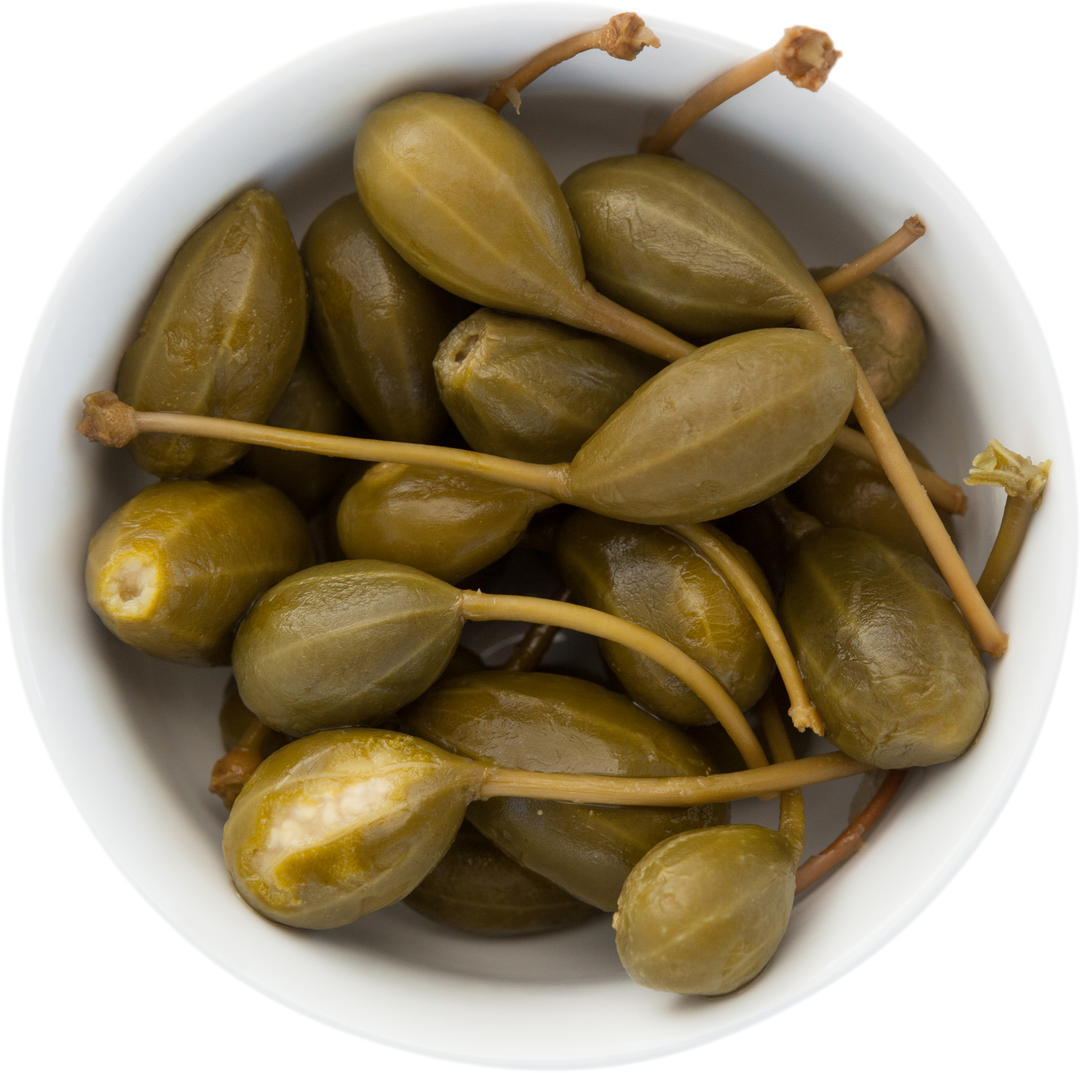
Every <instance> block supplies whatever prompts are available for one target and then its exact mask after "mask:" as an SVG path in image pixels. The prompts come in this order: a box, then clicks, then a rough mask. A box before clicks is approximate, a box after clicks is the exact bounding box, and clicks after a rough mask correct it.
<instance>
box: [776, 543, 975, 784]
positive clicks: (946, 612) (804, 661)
mask: <svg viewBox="0 0 1080 1073" xmlns="http://www.w3.org/2000/svg"><path fill="white" fill-rule="evenodd" d="M780 612H781V620H782V622H783V625H784V632H785V633H786V634H787V637H788V640H789V641H790V642H791V648H792V651H793V652H794V653H795V658H796V659H797V660H798V661H799V668H800V670H801V671H802V674H803V678H804V679H805V680H806V688H807V690H808V691H809V693H810V698H811V700H813V702H814V704H815V705H816V707H817V709H818V712H819V713H820V714H821V718H822V721H823V722H824V724H825V736H826V737H827V738H828V739H829V741H831V742H832V743H833V744H834V745H836V746H837V747H838V748H839V749H842V750H843V751H844V752H845V753H847V754H848V755H849V756H852V757H854V758H855V759H856V760H862V761H864V762H865V763H868V764H873V765H874V766H875V767H879V768H905V767H923V766H925V765H928V764H939V763H942V762H943V761H945V760H952V759H954V758H955V757H957V756H959V755H960V754H961V753H962V752H963V751H964V750H965V749H966V748H967V747H968V746H969V745H970V744H971V742H972V740H973V739H974V737H975V734H976V733H977V732H978V730H979V727H980V726H981V725H982V721H983V717H984V716H985V715H986V709H987V705H988V703H989V688H988V686H987V680H986V671H985V669H984V668H983V665H982V663H981V661H980V659H979V652H978V649H977V648H976V647H975V644H974V642H973V641H972V639H971V634H970V632H969V631H968V628H967V625H966V624H965V622H964V620H963V618H962V617H961V615H960V612H959V611H958V610H957V608H956V605H955V604H954V603H953V602H952V599H951V598H950V596H949V592H948V589H947V588H946V586H945V583H944V582H943V581H942V580H941V578H940V577H939V576H938V575H937V574H936V573H935V572H934V570H933V569H931V567H929V566H928V565H927V564H926V563H925V562H924V561H923V560H922V559H920V558H919V557H918V556H916V555H911V554H910V553H909V552H906V551H902V550H900V549H899V548H896V547H895V546H893V545H890V544H888V543H886V542H885V541H883V540H880V539H878V538H877V537H874V536H871V535H870V534H869V533H859V532H856V531H855V530H853V529H821V530H818V531H816V532H813V533H810V534H809V535H808V536H806V537H805V538H804V539H803V540H802V541H801V542H800V544H799V547H798V549H797V551H796V553H795V555H794V556H793V558H792V562H791V565H790V567H789V570H788V577H787V584H786V586H785V588H784V593H783V597H782V598H781V602H780Z"/></svg>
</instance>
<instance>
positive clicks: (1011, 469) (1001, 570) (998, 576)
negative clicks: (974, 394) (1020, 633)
mask: <svg viewBox="0 0 1080 1073" xmlns="http://www.w3.org/2000/svg"><path fill="white" fill-rule="evenodd" d="M1051 464H1052V463H1051V462H1050V460H1049V459H1047V461H1045V462H1040V463H1039V464H1038V465H1035V464H1034V463H1033V462H1032V461H1031V459H1030V458H1025V457H1023V456H1022V455H1018V454H1017V453H1016V452H1015V451H1010V450H1009V449H1008V448H1007V447H1005V446H1003V445H1002V444H1001V443H1000V442H999V441H997V440H991V441H990V444H989V446H988V447H987V448H986V450H985V451H982V452H981V453H980V454H978V455H976V456H975V458H974V459H973V461H972V463H971V470H970V476H968V477H965V478H964V483H965V484H970V485H979V484H989V485H996V486H997V487H999V488H1004V489H1005V491H1006V493H1007V494H1008V498H1007V499H1006V500H1005V511H1004V513H1003V514H1002V516H1001V526H1000V527H999V528H998V534H997V537H996V538H995V540H994V546H993V547H992V548H991V549H990V555H989V557H988V558H987V560H986V566H984V567H983V572H982V576H981V577H980V578H979V592H980V593H981V594H982V597H983V599H984V600H985V601H986V603H987V605H991V604H993V602H994V600H996V599H997V595H998V593H999V592H1000V591H1001V586H1002V585H1003V584H1004V583H1005V579H1006V578H1007V577H1008V576H1009V571H1010V570H1012V565H1013V563H1014V562H1016V557H1017V555H1019V554H1020V548H1021V546H1022V545H1023V543H1024V537H1025V536H1027V531H1028V526H1029V525H1030V524H1031V519H1032V517H1034V514H1035V511H1037V510H1038V509H1039V506H1040V504H1041V503H1042V497H1043V490H1044V489H1045V488H1046V481H1047V478H1048V477H1049V475H1050V466H1051Z"/></svg>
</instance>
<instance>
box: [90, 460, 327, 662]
mask: <svg viewBox="0 0 1080 1073" xmlns="http://www.w3.org/2000/svg"><path fill="white" fill-rule="evenodd" d="M314 558H315V552H314V548H313V547H312V544H311V537H310V535H309V533H308V530H307V526H306V525H305V524H304V519H303V517H302V516H301V514H300V512H299V511H298V510H297V509H296V507H295V506H293V504H292V503H291V502H290V501H289V500H288V499H287V498H286V496H285V495H283V494H282V493H281V492H279V491H278V490H277V489H276V488H271V487H270V486H269V485H266V484H263V483H262V482H261V481H256V480H252V479H251V478H250V477H222V478H220V479H218V480H215V481H164V482H162V483H160V484H152V485H150V486H149V487H148V488H144V489H143V490H142V491H141V492H139V493H138V495H136V496H134V497H133V498H132V499H130V500H128V502H127V503H125V504H124V505H123V506H122V507H121V508H120V509H119V510H117V511H116V512H114V513H113V514H112V515H111V516H110V517H109V519H108V520H107V521H106V522H105V524H104V525H103V526H102V527H101V528H100V529H99V530H98V531H97V533H95V534H94V537H93V539H92V540H91V541H90V549H89V551H88V553H87V557H86V594H87V598H88V599H89V601H90V606H91V607H92V608H93V609H94V611H95V612H96V613H97V615H98V617H99V618H100V619H101V621H102V622H104V623H105V625H106V626H107V627H108V628H109V629H110V630H111V631H112V632H113V633H115V634H116V636H117V637H119V638H120V640H121V641H125V642H126V643H127V644H129V645H132V646H134V647H135V648H138V649H140V650H141V651H143V652H148V653H150V655H152V656H160V657H161V658H162V659H168V660H173V661H175V662H177V663H194V664H202V665H206V664H221V663H228V662H229V648H230V646H231V644H232V635H233V627H234V626H235V625H236V622H237V620H238V619H239V618H240V616H241V615H243V614H244V612H245V611H246V610H247V609H248V607H249V606H250V604H251V601H252V600H254V599H255V597H257V596H258V595H259V594H260V593H261V592H263V591H264V590H265V589H267V588H269V587H270V586H271V585H273V584H274V583H275V582H277V581H280V580H281V579H282V578H283V577H287V576H288V575H289V574H292V573H295V572H296V571H297V570H300V569H303V568H304V567H306V566H308V565H310V564H311V563H312V562H313V561H314Z"/></svg>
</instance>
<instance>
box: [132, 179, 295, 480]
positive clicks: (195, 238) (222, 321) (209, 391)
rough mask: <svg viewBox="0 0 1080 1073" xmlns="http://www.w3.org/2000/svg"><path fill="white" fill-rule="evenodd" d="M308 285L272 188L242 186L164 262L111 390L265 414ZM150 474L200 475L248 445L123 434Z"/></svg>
mask: <svg viewBox="0 0 1080 1073" xmlns="http://www.w3.org/2000/svg"><path fill="white" fill-rule="evenodd" d="M306 327H307V290H306V288H305V285H304V269H303V265H302V264H301V263H300V254H299V253H298V252H297V249H296V243H295V242H294V241H293V237H292V232H291V231H290V230H289V221H288V220H287V219H286V218H285V212H284V210H283V209H282V207H281V205H280V204H279V202H278V200H277V198H275V197H274V195H273V194H271V193H269V192H268V191H266V190H248V191H247V192H246V193H243V194H241V195H240V196H239V197H238V198H236V200H234V201H232V202H230V203H229V204H228V205H226V206H225V208H223V209H222V210H221V211H220V212H218V213H217V215H215V216H212V217H211V218H210V219H209V220H207V221H206V223H204V224H203V225H202V226H201V227H200V228H199V229H198V230H197V231H196V232H195V233H194V234H193V235H192V236H191V237H190V238H189V239H188V240H187V241H186V242H185V243H184V244H183V246H181V247H180V250H179V252H178V253H177V254H176V257H175V258H174V260H173V263H172V264H171V265H170V266H169V270H168V272H166V273H165V279H164V280H163V281H162V284H161V287H160V288H159V290H158V292H157V295H156V296H155V298H154V301H153V302H152V303H151V305H150V310H149V312H148V313H147V314H146V319H145V320H144V321H143V325H142V328H141V330H140V331H139V338H138V339H136V340H135V342H134V343H132V344H131V346H130V347H128V349H127V350H126V351H125V353H124V356H123V358H122V359H121V361H120V371H119V373H118V374H117V378H116V393H117V395H119V396H120V398H121V399H122V400H123V401H124V402H126V403H127V404H128V405H129V406H134V407H135V409H136V410H177V411H180V412H181V413H186V414H198V415H200V416H204V417H228V418H234V419H235V420H237V421H256V422H262V421H265V420H266V418H267V417H268V416H269V414H270V411H271V410H272V409H273V408H274V404H275V403H276V402H277V400H278V398H279V397H280V396H281V393H282V392H283V391H284V390H285V385H286V384H288V382H289V377H290V376H292V373H293V369H294V368H295V367H296V362H297V359H298V358H299V357H300V348H301V346H302V345H303V342H304V331H305V329H306ZM129 449H130V451H131V453H132V457H133V458H134V459H135V461H136V462H137V463H138V464H139V465H140V466H142V468H143V469H145V470H148V471H149V472H150V473H153V474H154V475H155V476H157V477H210V476H213V475H214V474H215V473H220V472H221V471H222V470H224V469H226V468H227V467H228V466H231V465H232V464H233V463H234V462H236V461H237V460H238V459H239V458H240V457H241V456H242V455H243V454H244V453H245V452H246V451H247V449H248V448H247V446H246V445H245V444H239V443H227V442H225V441H224V440H207V439H201V438H198V437H192V436H174V435H169V434H166V433H158V432H155V433H144V434H143V435H141V436H139V437H138V438H137V439H135V440H132V441H131V444H130V448H129Z"/></svg>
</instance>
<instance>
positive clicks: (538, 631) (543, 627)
mask: <svg viewBox="0 0 1080 1073" xmlns="http://www.w3.org/2000/svg"><path fill="white" fill-rule="evenodd" d="M519 547H520V545H519ZM571 595H572V594H571V592H570V590H569V589H567V588H564V589H563V590H562V591H561V592H560V593H559V595H558V596H556V597H555V599H556V600H558V602H559V603H566V602H567V601H568V600H569V599H570V596H571ZM560 628H561V627H559V626H553V625H551V623H548V622H541V623H535V624H534V625H532V626H530V627H529V629H528V632H527V633H526V634H525V636H524V637H522V639H521V640H520V641H518V643H517V644H516V645H515V646H514V651H513V652H511V653H510V655H509V657H508V658H507V660H506V662H505V663H504V664H503V665H502V669H503V670H504V671H535V670H536V668H537V667H539V666H540V661H541V660H542V659H543V658H544V655H545V654H546V653H547V650H548V649H549V648H550V647H551V642H552V641H554V640H555V634H557V633H558V632H559V630H560Z"/></svg>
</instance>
